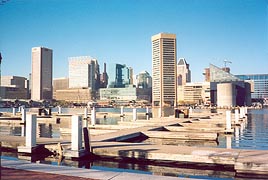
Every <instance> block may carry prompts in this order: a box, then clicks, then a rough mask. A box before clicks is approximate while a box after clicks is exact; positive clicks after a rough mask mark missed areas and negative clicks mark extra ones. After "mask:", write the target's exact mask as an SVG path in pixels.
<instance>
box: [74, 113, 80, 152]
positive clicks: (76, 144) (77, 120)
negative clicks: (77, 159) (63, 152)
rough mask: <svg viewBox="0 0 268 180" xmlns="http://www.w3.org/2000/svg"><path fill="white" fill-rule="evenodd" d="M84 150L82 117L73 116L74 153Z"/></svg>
mask: <svg viewBox="0 0 268 180" xmlns="http://www.w3.org/2000/svg"><path fill="white" fill-rule="evenodd" d="M81 148H82V117H81V116H78V115H73V116H72V145H71V150H72V151H79V150H80V149H81Z"/></svg>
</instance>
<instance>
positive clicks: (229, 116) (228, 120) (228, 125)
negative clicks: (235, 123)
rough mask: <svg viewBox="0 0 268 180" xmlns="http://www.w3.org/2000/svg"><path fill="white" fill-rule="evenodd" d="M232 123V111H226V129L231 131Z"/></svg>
mask: <svg viewBox="0 0 268 180" xmlns="http://www.w3.org/2000/svg"><path fill="white" fill-rule="evenodd" d="M231 127H232V123H231V111H230V110H227V111H226V130H227V131H230V130H231V129H232V128H231Z"/></svg>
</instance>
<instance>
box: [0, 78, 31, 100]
mask: <svg viewBox="0 0 268 180" xmlns="http://www.w3.org/2000/svg"><path fill="white" fill-rule="evenodd" d="M28 84H29V83H28V80H27V79H26V78H25V77H19V76H1V87H2V88H1V98H3V99H28V98H29V86H28Z"/></svg>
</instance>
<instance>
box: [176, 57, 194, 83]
mask: <svg viewBox="0 0 268 180" xmlns="http://www.w3.org/2000/svg"><path fill="white" fill-rule="evenodd" d="M189 67H190V65H189V64H188V63H187V62H186V60H185V58H180V59H179V62H178V64H177V78H178V86H180V85H185V84H186V83H187V82H191V71H190V68H189Z"/></svg>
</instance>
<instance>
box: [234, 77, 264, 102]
mask: <svg viewBox="0 0 268 180" xmlns="http://www.w3.org/2000/svg"><path fill="white" fill-rule="evenodd" d="M236 77H238V78H239V79H242V80H245V81H253V88H254V89H253V92H252V93H251V97H252V99H253V100H260V99H264V98H266V99H267V98H268V74H246V75H236Z"/></svg>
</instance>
